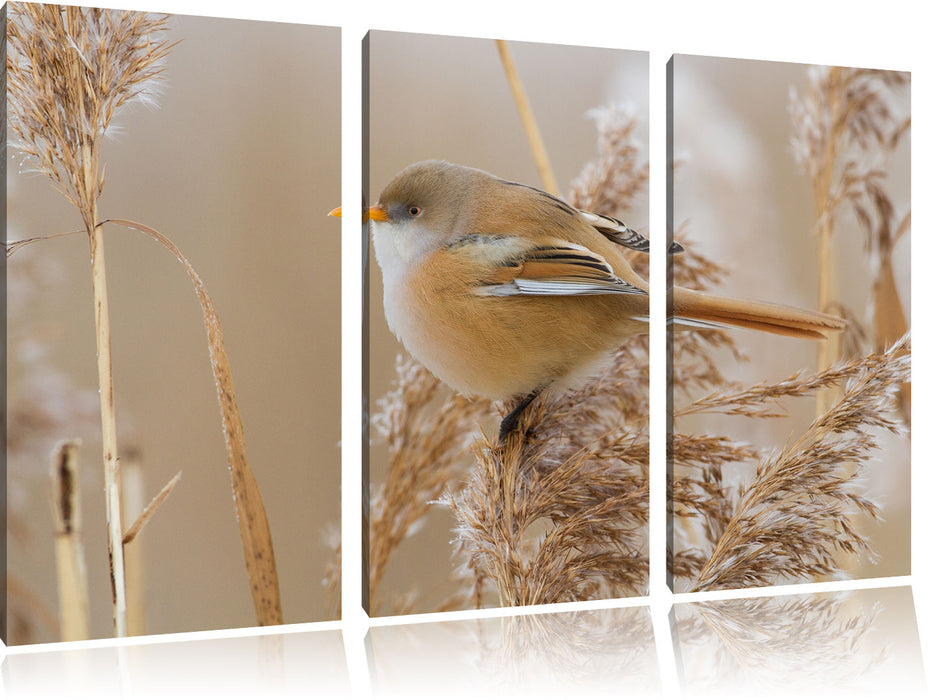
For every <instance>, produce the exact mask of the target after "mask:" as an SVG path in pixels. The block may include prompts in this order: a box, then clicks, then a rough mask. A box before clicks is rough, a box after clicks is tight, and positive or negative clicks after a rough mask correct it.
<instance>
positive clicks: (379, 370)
mask: <svg viewBox="0 0 936 700" xmlns="http://www.w3.org/2000/svg"><path fill="white" fill-rule="evenodd" d="M369 37H370V53H369V56H368V55H367V54H365V59H364V60H365V61H368V58H369V65H370V84H369V86H367V87H368V88H369V95H370V114H369V121H368V122H366V125H367V126H369V129H370V153H369V167H370V181H369V183H368V184H369V187H370V192H369V199H370V202H371V203H373V202H374V201H376V200H377V197H378V195H379V194H380V191H381V189H383V187H384V186H386V185H387V184H388V183H389V181H390V180H391V179H392V178H393V176H394V175H395V174H396V173H397V172H398V171H400V170H401V169H403V168H404V167H405V166H407V165H409V164H410V163H413V162H416V161H419V160H424V159H428V158H442V159H445V160H449V161H453V162H456V163H461V164H463V165H469V166H472V167H476V168H481V169H482V170H487V171H489V172H492V173H494V174H496V175H498V176H500V177H503V178H506V179H509V180H513V181H516V182H522V183H526V184H530V185H534V186H537V187H541V186H542V183H541V182H540V181H539V178H538V175H537V170H536V166H535V163H534V161H533V157H532V155H531V151H530V147H529V144H528V141H527V137H526V133H525V132H524V130H523V127H522V125H521V122H520V118H519V116H518V113H517V108H516V106H515V103H514V100H513V97H512V95H511V93H510V89H509V87H508V84H507V81H506V79H505V77H504V70H503V67H502V65H501V61H500V58H499V56H498V53H497V48H496V46H495V43H494V40H493V39H472V38H461V37H448V36H432V35H421V34H405V33H395V32H380V31H372V32H370V34H369ZM509 46H510V50H511V53H512V55H513V59H514V62H515V64H516V67H517V70H518V71H519V73H520V77H521V79H522V81H523V85H524V88H525V90H526V93H527V98H528V99H529V102H530V105H531V107H532V110H533V112H534V114H535V116H536V119H537V122H538V125H539V129H540V132H541V134H542V137H543V140H544V142H545V146H546V149H547V151H548V153H549V158H550V161H551V164H552V167H553V171H554V172H555V175H556V179H557V181H558V183H559V187H560V190H561V193H568V190H569V185H570V183H571V181H572V180H573V179H574V178H575V177H576V176H577V175H578V174H579V172H580V171H581V169H582V167H583V166H584V165H585V164H586V163H587V162H588V161H590V160H591V159H593V158H594V157H596V156H597V145H596V144H597V132H596V130H595V124H594V122H593V121H592V120H591V119H590V118H589V117H588V116H587V113H588V111H589V110H590V109H593V108H596V107H604V106H608V105H610V104H621V103H623V104H625V105H629V106H630V107H631V108H632V109H633V111H634V113H635V114H636V115H637V117H638V118H639V119H640V121H641V127H640V129H639V130H638V134H639V137H640V138H641V139H642V140H643V142H644V143H646V139H647V135H648V127H647V111H648V106H647V105H648V98H649V92H648V90H649V88H648V69H649V63H648V56H647V54H645V53H642V52H637V51H622V50H616V49H601V48H588V47H576V46H563V45H550V44H533V43H522V42H510V43H509ZM365 119H367V115H365ZM661 128H662V126H661ZM660 155H661V156H662V154H660ZM367 157H368V154H367V153H365V158H367ZM642 157H643V158H647V157H648V156H647V152H646V149H645V150H644V152H643V155H642ZM647 203H648V194H647V192H646V191H645V192H643V193H641V194H640V195H638V197H637V200H636V202H635V205H634V207H633V209H632V211H631V212H630V214H629V216H628V217H627V221H628V223H629V224H630V225H631V226H634V227H635V228H637V229H638V230H640V231H643V232H647V224H648V214H647ZM369 281H370V297H369V299H368V300H367V302H368V303H369V305H370V329H369V342H370V372H371V376H370V397H369V398H370V403H369V406H370V410H371V411H372V412H373V411H374V410H375V408H376V400H377V399H379V398H380V397H382V396H384V395H385V394H386V393H387V391H388V390H389V389H390V386H391V381H392V380H393V378H394V376H395V371H394V362H395V358H396V357H397V355H398V354H400V353H403V352H405V351H404V350H403V346H402V345H401V344H400V343H398V342H397V340H396V338H395V337H394V336H393V335H392V334H391V333H390V331H389V329H388V328H387V324H386V321H385V320H384V316H383V301H382V299H383V290H382V287H381V277H380V271H379V268H378V267H377V263H376V261H375V260H374V257H373V252H371V253H370V258H369ZM370 457H371V473H370V481H371V493H372V494H373V493H375V492H376V487H377V485H378V484H380V483H382V481H383V480H384V478H385V475H386V466H387V454H386V449H385V446H384V445H382V444H381V445H376V446H375V447H373V448H372V449H371V451H370ZM453 526H454V520H453V519H452V518H451V516H450V515H449V513H448V511H447V510H445V509H443V508H442V507H435V508H434V509H433V510H432V511H431V512H430V514H429V517H428V518H427V521H426V523H425V524H424V526H423V527H421V528H420V529H419V531H418V532H416V533H414V534H413V535H412V536H411V537H409V538H407V540H406V541H405V542H404V543H403V544H402V546H401V547H400V549H399V550H398V551H397V552H396V554H395V555H394V556H393V557H392V558H391V561H390V565H389V567H388V570H387V574H386V577H385V579H384V582H383V584H382V586H381V594H382V595H384V596H385V598H386V599H387V600H393V599H394V598H400V597H403V596H406V595H407V594H408V593H409V592H411V591H414V590H415V592H416V594H417V595H416V603H415V606H414V610H413V611H414V612H428V611H431V610H434V609H435V606H436V605H437V604H438V603H439V601H441V600H442V599H444V598H445V597H446V596H447V595H448V594H449V593H451V592H452V591H453V590H454V589H453V587H452V586H451V585H450V583H449V576H450V573H451V572H452V570H453V567H454V566H455V562H454V561H453V560H452V557H451V552H452V547H451V545H450V540H451V539H452V537H453V533H452V528H453ZM388 612H391V610H390V609H379V610H374V611H372V614H387V613H388Z"/></svg>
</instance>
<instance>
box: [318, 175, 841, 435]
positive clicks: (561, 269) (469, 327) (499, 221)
mask: <svg viewBox="0 0 936 700" xmlns="http://www.w3.org/2000/svg"><path fill="white" fill-rule="evenodd" d="M331 213H332V214H333V215H335V216H340V215H341V213H340V209H336V210H334V211H332V212H331ZM365 218H366V219H367V220H370V221H371V222H372V226H373V239H374V252H375V254H376V257H377V262H378V264H379V265H380V269H381V271H382V273H383V283H384V313H385V315H386V319H387V323H388V325H389V326H390V330H392V331H393V332H394V333H395V334H396V336H397V337H398V338H399V339H400V340H401V341H402V342H403V345H404V346H405V347H406V349H407V351H408V352H409V353H410V354H411V355H413V357H415V358H416V359H417V360H419V361H420V362H421V363H422V364H423V365H425V366H426V368H427V369H429V371H431V372H432V373H433V374H434V375H435V376H436V377H438V378H439V379H440V380H442V381H443V382H445V383H446V384H448V385H449V386H450V387H452V388H453V389H455V390H457V391H460V392H462V393H464V394H467V395H480V396H485V397H488V398H490V399H495V400H502V401H506V400H509V399H519V403H518V404H517V405H516V407H515V408H514V409H513V410H512V411H511V413H510V414H508V415H507V416H506V417H505V418H504V420H503V421H502V423H501V428H500V436H501V439H503V438H504V437H505V436H506V435H507V434H509V433H510V432H511V431H512V430H514V429H515V428H516V426H517V422H518V420H519V417H520V415H521V413H522V412H523V410H524V409H525V408H526V407H527V406H528V405H529V404H530V403H531V402H532V401H533V400H534V399H535V398H536V396H537V395H538V394H539V393H540V392H542V391H543V390H544V389H545V388H546V387H549V386H554V387H557V388H560V389H561V388H568V387H569V386H572V385H574V384H575V383H576V382H577V381H579V380H581V379H583V378H585V377H587V376H589V375H591V374H593V373H594V371H595V370H596V369H597V368H599V367H600V366H601V364H602V362H603V361H605V360H606V359H607V358H608V357H609V355H610V353H611V352H612V351H613V350H614V349H616V348H617V347H619V346H620V345H621V343H622V342H623V341H624V340H625V339H626V338H627V337H629V336H631V335H635V334H639V333H646V332H647V331H648V328H649V296H648V293H649V287H648V284H647V282H646V281H645V280H644V279H642V278H641V277H640V276H639V275H638V274H637V273H636V272H634V270H633V268H631V266H630V264H629V263H628V261H627V258H626V257H625V255H624V252H623V250H624V249H625V248H629V249H633V250H638V251H643V252H647V251H648V250H649V241H648V240H647V238H646V237H644V236H643V235H641V234H640V233H638V232H636V231H634V230H633V229H631V228H629V227H628V226H627V225H625V224H624V223H623V222H621V221H619V220H617V219H614V218H611V217H608V216H602V215H600V214H593V213H590V212H586V211H581V210H579V209H576V208H575V207H572V206H570V205H569V204H567V203H566V202H564V201H562V200H561V199H559V198H557V197H555V196H553V195H551V194H548V193H546V192H543V191H542V190H539V189H536V188H535V187H529V186H527V185H522V184H520V183H516V182H509V181H507V180H502V179H500V178H498V177H496V176H494V175H491V174H489V173H486V172H484V171H481V170H477V169H474V168H469V167H465V166H462V165H456V164H454V163H448V162H445V161H441V160H429V161H423V162H419V163H414V164H413V165H410V166H409V167H407V168H405V169H404V170H402V171H401V172H400V173H399V174H398V175H397V176H396V177H395V178H394V179H393V180H392V181H391V182H390V184H389V185H387V187H386V188H385V189H384V190H383V192H381V194H380V198H379V200H378V202H377V204H375V205H374V206H372V207H370V208H368V209H367V210H366V217H365ZM681 250H682V247H681V246H680V245H679V244H673V245H671V246H670V250H669V252H670V253H678V252H680V251H681ZM672 313H673V319H672V321H673V322H674V323H676V324H678V325H690V326H692V325H695V326H698V325H701V326H705V327H713V326H722V325H732V326H740V327H742V328H752V329H756V330H763V331H769V332H771V333H779V334H781V335H788V336H794V337H801V338H823V337H825V336H826V335H827V334H829V333H833V332H837V331H841V330H842V329H843V328H844V322H843V321H842V319H840V318H837V317H835V316H830V315H827V314H822V313H816V312H811V311H801V310H798V309H793V308H789V307H784V306H778V305H775V304H765V303H759V302H752V301H740V300H735V299H727V298H724V297H717V296H712V295H709V294H703V293H701V292H697V291H693V290H689V289H683V288H680V287H674V288H673V305H672Z"/></svg>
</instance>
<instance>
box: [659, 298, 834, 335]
mask: <svg viewBox="0 0 936 700" xmlns="http://www.w3.org/2000/svg"><path fill="white" fill-rule="evenodd" d="M672 291H673V296H672V299H673V305H672V310H671V313H672V321H673V323H675V324H677V325H687V326H703V327H722V326H738V327H740V328H751V329H753V330H758V331H767V332H768V333H777V334H779V335H788V336H792V337H794V338H812V339H822V338H826V337H828V336H829V335H831V334H833V333H837V332H840V331H843V330H844V329H845V321H843V320H842V319H841V318H839V317H838V316H830V315H829V314H823V313H819V312H817V311H803V310H801V309H794V308H792V307H789V306H780V305H779V304H766V303H762V302H757V301H741V300H738V299H728V298H726V297H717V296H712V295H710V294H703V293H702V292H696V291H694V290H691V289H683V288H682V287H674V288H673V290H672Z"/></svg>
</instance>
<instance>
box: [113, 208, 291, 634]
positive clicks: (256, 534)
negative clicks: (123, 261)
mask: <svg viewBox="0 0 936 700" xmlns="http://www.w3.org/2000/svg"><path fill="white" fill-rule="evenodd" d="M101 223H102V224H105V223H112V224H116V225H118V226H125V227H127V228H130V229H134V230H136V231H139V232H141V233H145V234H146V235H148V236H150V237H151V238H152V239H153V240H155V241H156V242H158V243H159V244H161V245H162V246H164V247H165V248H167V249H168V250H169V251H171V252H172V254H173V255H175V257H176V259H177V260H178V261H179V262H180V263H182V266H183V267H184V268H185V271H186V272H187V273H188V275H189V278H190V279H191V281H192V284H193V285H194V287H195V294H196V296H197V297H198V301H199V303H200V304H201V308H202V315H203V317H204V324H205V330H206V332H207V334H208V355H209V360H210V362H211V371H212V373H213V374H214V379H215V389H216V391H217V395H218V404H219V406H220V408H221V423H222V427H223V428H224V445H225V449H226V451H227V460H228V466H229V469H230V474H231V487H232V489H233V492H234V505H235V508H236V510H237V523H238V526H239V527H240V534H241V544H242V545H243V550H244V561H245V564H246V566H247V575H248V577H249V579H250V590H251V594H252V596H253V603H254V612H255V614H256V619H257V624H258V625H278V624H282V622H283V612H282V606H281V604H280V594H279V576H278V574H277V571H276V560H275V558H274V556H273V538H272V535H271V533H270V525H269V521H268V520H267V515H266V509H265V508H264V505H263V497H262V496H261V495H260V488H259V486H258V485H257V480H256V478H255V477H254V475H253V471H252V470H251V468H250V464H249V462H248V461H247V445H246V442H245V440H244V425H243V422H242V421H241V416H240V411H239V410H238V408H237V398H236V395H235V393H234V380H233V378H232V376H231V365H230V362H228V357H227V351H226V350H225V349H224V336H223V334H222V332H221V322H220V319H219V318H218V312H217V310H216V309H215V306H214V302H213V301H212V300H211V297H210V296H209V295H208V290H207V289H206V288H205V284H204V282H202V280H201V278H200V277H199V276H198V273H197V272H196V271H195V268H194V267H192V264H191V263H190V262H189V261H188V260H187V259H186V257H185V256H184V255H183V254H182V251H181V250H179V248H178V247H177V246H176V245H175V243H173V242H172V241H171V240H170V239H169V238H167V237H166V236H165V235H163V234H162V233H160V232H159V231H157V230H155V229H153V228H151V227H149V226H146V225H144V224H140V223H137V222H134V221H128V220H126V219H108V220H107V221H104V222H101Z"/></svg>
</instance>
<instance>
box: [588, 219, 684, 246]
mask: <svg viewBox="0 0 936 700" xmlns="http://www.w3.org/2000/svg"><path fill="white" fill-rule="evenodd" d="M579 214H580V215H581V217H582V218H583V219H585V221H586V222H588V224H589V225H591V227H592V228H594V229H595V230H596V231H597V232H598V233H600V234H601V235H603V236H604V237H605V238H607V239H608V240H609V241H613V242H614V243H617V244H618V245H622V246H624V247H625V248H630V249H631V250H639V251H640V252H642V253H649V252H650V239H648V238H647V237H646V236H644V235H643V234H641V233H638V232H637V231H635V230H634V229H632V228H631V227H630V226H628V225H627V224H625V223H624V222H623V221H621V220H620V219H615V218H614V217H613V216H604V215H603V214H595V213H592V212H590V211H583V210H581V209H580V210H579ZM682 251H683V247H682V246H681V245H680V244H679V243H677V242H676V241H673V242H672V243H670V246H669V251H668V252H669V253H670V254H671V255H672V254H674V253H681V252H682Z"/></svg>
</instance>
